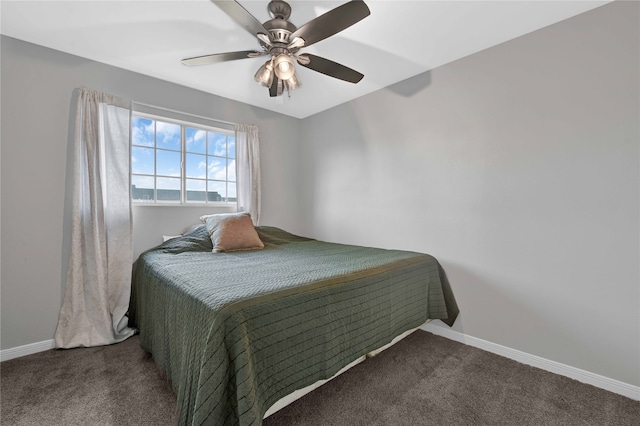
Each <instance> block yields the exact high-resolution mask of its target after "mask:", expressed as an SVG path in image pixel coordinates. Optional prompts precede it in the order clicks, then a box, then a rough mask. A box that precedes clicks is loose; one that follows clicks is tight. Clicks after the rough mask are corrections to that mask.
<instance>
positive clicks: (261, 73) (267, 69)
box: [253, 60, 273, 88]
mask: <svg viewBox="0 0 640 426" xmlns="http://www.w3.org/2000/svg"><path fill="white" fill-rule="evenodd" d="M253 79H254V80H255V81H256V83H258V84H259V85H260V86H263V87H269V88H271V85H272V84H273V65H271V60H268V61H267V62H265V63H264V64H262V66H261V67H260V68H259V69H258V71H257V72H256V75H255V76H254V77H253Z"/></svg>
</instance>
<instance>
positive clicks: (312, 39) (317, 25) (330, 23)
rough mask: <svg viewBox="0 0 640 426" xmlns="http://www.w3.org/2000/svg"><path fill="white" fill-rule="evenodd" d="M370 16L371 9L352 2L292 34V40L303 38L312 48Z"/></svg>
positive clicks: (321, 16)
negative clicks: (313, 45)
mask: <svg viewBox="0 0 640 426" xmlns="http://www.w3.org/2000/svg"><path fill="white" fill-rule="evenodd" d="M370 14H371V12H370V11H369V8H368V7H367V5H366V4H365V3H364V2H363V1H360V0H354V1H350V2H349V3H345V4H343V5H342V6H338V7H336V8H335V9H331V10H330V11H328V12H327V13H325V14H323V15H320V16H318V17H317V18H315V19H313V20H311V21H309V22H307V23H306V24H304V25H303V26H301V27H300V28H298V29H297V30H296V31H295V32H294V33H293V34H291V37H290V38H291V40H293V39H294V38H295V37H301V38H302V39H304V42H305V43H304V45H305V46H311V45H312V44H314V43H317V42H319V41H321V40H324V39H325V38H327V37H330V36H332V35H334V34H336V33H339V32H340V31H342V30H344V29H345V28H348V27H350V26H351V25H353V24H355V23H356V22H358V21H360V20H362V19H364V18H366V17H367V16H369V15H370Z"/></svg>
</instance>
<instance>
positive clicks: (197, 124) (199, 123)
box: [131, 104, 238, 211]
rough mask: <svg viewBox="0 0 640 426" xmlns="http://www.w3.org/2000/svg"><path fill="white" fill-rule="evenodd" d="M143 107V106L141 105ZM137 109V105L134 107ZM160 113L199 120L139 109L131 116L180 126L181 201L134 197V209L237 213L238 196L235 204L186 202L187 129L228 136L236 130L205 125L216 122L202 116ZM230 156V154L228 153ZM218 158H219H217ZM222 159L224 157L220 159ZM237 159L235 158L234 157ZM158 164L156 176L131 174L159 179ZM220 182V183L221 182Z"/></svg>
mask: <svg viewBox="0 0 640 426" xmlns="http://www.w3.org/2000/svg"><path fill="white" fill-rule="evenodd" d="M141 105H142V104H141ZM134 107H135V105H134ZM150 108H153V107H151V106H148V105H143V109H150ZM157 109H158V110H159V111H161V113H165V112H170V113H172V115H181V116H184V117H188V118H195V119H197V120H194V121H187V120H183V119H178V118H174V117H168V116H166V115H160V114H153V113H149V112H144V111H140V110H138V109H135V108H134V110H133V111H132V114H131V118H132V119H133V118H136V117H140V118H146V119H149V120H154V121H156V122H157V121H161V122H165V123H172V124H177V125H179V126H180V155H181V161H180V201H175V202H168V201H158V200H157V199H156V198H157V193H155V197H154V200H153V201H143V200H136V199H133V195H132V199H131V202H132V205H133V206H134V207H139V206H148V207H152V206H153V207H200V208H202V207H207V208H215V209H220V210H225V211H226V210H229V211H237V208H238V202H237V195H236V201H235V202H233V201H232V202H228V201H227V202H221V201H206V200H205V201H203V202H198V201H187V200H186V196H187V191H186V181H187V177H186V172H185V161H186V154H187V151H186V135H185V130H186V127H191V128H197V129H202V130H205V131H207V132H214V133H218V134H224V135H227V136H235V130H233V129H226V128H223V127H217V126H214V125H212V124H204V121H206V120H208V121H211V122H212V123H213V122H216V123H217V121H215V120H210V119H207V118H205V117H201V116H191V115H189V114H187V113H181V112H178V111H173V110H168V109H167V110H165V109H163V108H157ZM220 123H222V124H223V125H227V126H230V124H229V123H224V122H220ZM133 146H134V145H133V143H132V144H131V147H133ZM135 146H142V145H135ZM153 149H154V155H155V151H156V150H157V149H158V148H157V146H156V143H155V140H154V146H153ZM206 155H207V156H209V154H208V153H207V154H206ZM227 155H228V153H227ZM215 157H217V156H215ZM220 158H222V157H220ZM225 158H227V159H229V157H225ZM234 159H235V157H234ZM156 168H157V163H156V162H155V161H154V174H153V175H141V174H134V173H133V172H131V176H132V177H133V176H153V178H154V180H155V179H156V178H157V176H158V174H157V170H156ZM237 174H238V166H237V162H236V176H237ZM205 180H211V179H205ZM219 182H220V181H219ZM225 182H227V185H228V183H229V182H232V181H228V180H227V181H225ZM234 183H235V184H236V194H237V180H236V181H235V182H234ZM156 190H157V188H156V187H155V185H154V191H156Z"/></svg>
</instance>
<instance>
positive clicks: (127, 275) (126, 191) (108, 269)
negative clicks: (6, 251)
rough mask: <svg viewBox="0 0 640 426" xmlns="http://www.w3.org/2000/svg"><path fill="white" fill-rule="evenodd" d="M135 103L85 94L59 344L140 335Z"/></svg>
mask: <svg viewBox="0 0 640 426" xmlns="http://www.w3.org/2000/svg"><path fill="white" fill-rule="evenodd" d="M130 132H131V101H127V100H124V99H119V98H116V97H114V96H111V95H107V94H105V93H100V92H97V91H94V90H90V89H87V88H82V89H80V91H79V95H78V104H77V112H76V123H75V135H74V154H73V157H74V158H73V164H72V167H73V208H72V213H71V215H72V226H71V232H72V235H71V255H70V259H69V268H68V270H67V284H66V289H65V295H64V301H63V304H62V308H61V310H60V317H59V319H58V327H57V329H56V334H55V343H56V347H58V348H73V347H78V346H99V345H106V344H111V343H116V342H120V341H122V340H124V339H126V338H128V337H129V336H131V335H133V333H134V332H135V330H133V329H131V328H129V327H128V324H127V322H128V318H127V317H126V313H127V310H128V307H129V297H130V293H131V265H132V256H133V247H132V232H131V230H132V221H131V182H130V181H131V178H130V176H131V175H130V170H129V169H130V161H131V148H130Z"/></svg>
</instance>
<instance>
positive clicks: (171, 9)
mask: <svg viewBox="0 0 640 426" xmlns="http://www.w3.org/2000/svg"><path fill="white" fill-rule="evenodd" d="M240 3H241V4H242V5H243V6H244V7H245V8H246V9H247V10H248V11H249V12H251V13H252V14H253V15H254V16H255V17H256V18H257V19H258V20H259V21H261V22H264V21H267V20H268V19H270V17H269V14H268V11H267V3H268V1H267V0H261V1H247V0H240ZM343 3H345V1H323V0H304V1H300V0H297V1H290V2H289V4H290V5H291V7H292V13H291V17H290V21H291V22H292V23H294V24H295V25H296V26H298V27H300V26H302V25H303V24H305V23H306V22H308V21H310V20H312V19H313V18H315V17H316V16H319V15H320V14H322V13H324V12H326V11H328V10H330V9H332V8H334V7H337V6H339V5H341V4H343ZM366 3H367V5H368V6H369V9H370V10H371V15H370V16H368V17H367V18H365V19H364V20H362V21H360V22H358V23H357V24H355V25H354V26H352V27H350V28H347V29H346V30H344V31H342V32H341V33H338V34H337V35H335V36H333V37H330V38H328V39H326V40H324V41H321V42H319V43H317V44H314V45H313V46H310V47H309V48H307V49H303V50H302V52H307V53H313V54H315V55H318V56H322V57H324V58H327V59H331V60H333V61H336V62H339V63H342V64H343V65H346V66H348V67H350V68H354V69H356V70H358V71H360V72H361V73H363V74H364V75H365V77H364V79H363V80H362V81H361V82H360V83H358V84H355V85H354V84H351V83H347V82H343V81H341V80H337V79H334V78H331V77H327V76H325V75H323V74H319V73H316V72H314V71H311V70H309V69H306V68H303V67H299V68H300V69H299V70H298V74H299V77H300V79H301V80H302V84H303V86H302V87H301V88H300V89H297V90H295V91H294V92H293V94H292V96H291V98H287V97H286V95H285V96H283V97H279V98H270V97H269V95H268V92H267V89H265V88H263V87H260V86H258V85H257V84H256V83H255V82H254V81H253V75H254V73H255V72H256V70H257V69H258V68H259V67H260V65H261V64H262V63H263V62H264V58H253V59H243V60H237V61H233V62H226V63H218V64H212V65H205V66H200V67H186V66H184V65H182V64H181V63H180V60H181V59H183V58H187V57H193V56H200V55H206V54H210V53H221V52H232V51H236V50H251V49H258V48H259V47H258V42H257V40H256V39H255V38H254V37H252V36H251V34H249V33H248V32H246V31H245V30H244V29H242V28H241V27H240V26H239V25H238V24H236V23H235V22H234V21H232V20H231V19H230V18H229V17H228V16H227V15H226V14H224V13H223V12H222V11H221V10H220V9H219V8H218V7H217V6H216V5H215V4H213V3H211V2H210V1H209V0H183V1H167V0H140V1H97V0H84V1H55V0H48V1H24V0H22V1H7V0H2V2H1V3H0V7H1V9H0V15H1V27H0V31H1V32H2V34H4V35H7V36H10V37H14V38H18V39H21V40H25V41H28V42H31V43H35V44H39V45H42V46H46V47H49V48H52V49H56V50H60V51H63V52H67V53H71V54H74V55H78V56H82V57H85V58H89V59H92V60H95V61H98V62H103V63H106V64H109V65H113V66H116V67H120V68H124V69H128V70H131V71H135V72H138V73H141V74H145V75H149V76H153V77H157V78H160V79H162V80H166V81H170V82H174V83H178V84H181V85H184V86H188V87H192V88H194V89H199V90H202V91H204V92H209V93H213V94H215V95H219V96H223V97H226V98H231V99H235V100H237V101H240V102H244V103H247V104H250V105H254V106H258V107H262V108H266V109H268V110H272V111H277V112H280V113H282V114H287V115H290V116H293V117H297V118H304V117H307V116H309V115H313V114H315V113H318V112H320V111H323V110H325V109H328V108H331V107H333V106H335V105H338V104H341V103H343V102H347V101H349V100H351V99H354V98H357V97H360V96H363V95H365V94H367V93H371V92H373V91H375V90H378V89H381V88H384V87H386V86H389V85H391V84H393V83H396V82H399V81H402V80H404V79H407V78H409V77H412V76H414V75H417V74H420V73H422V72H425V71H428V70H430V69H433V68H435V67H438V66H440V65H443V64H446V63H448V62H451V61H454V60H456V59H459V58H462V57H464V56H467V55H470V54H473V53H475V52H478V51H480V50H483V49H486V48H488V47H491V46H495V45H497V44H499V43H502V42H505V41H507V40H510V39H513V38H515V37H518V36H521V35H523V34H526V33H529V32H531V31H535V30H537V29H539V28H542V27H545V26H547V25H550V24H553V23H555V22H558V21H561V20H564V19H567V18H569V17H571V16H574V15H577V14H580V13H583V12H586V11H587V10H590V9H593V8H595V7H598V6H601V5H603V4H605V3H608V1H584V0H572V1H557V0H556V1H541V0H532V1H516V0H512V1H478V0H472V1H452V0H449V1H370V0H367V1H366Z"/></svg>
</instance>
